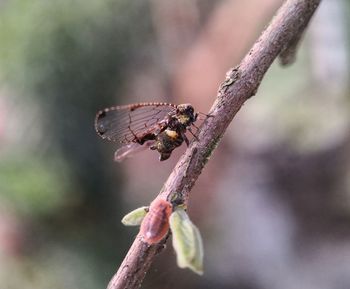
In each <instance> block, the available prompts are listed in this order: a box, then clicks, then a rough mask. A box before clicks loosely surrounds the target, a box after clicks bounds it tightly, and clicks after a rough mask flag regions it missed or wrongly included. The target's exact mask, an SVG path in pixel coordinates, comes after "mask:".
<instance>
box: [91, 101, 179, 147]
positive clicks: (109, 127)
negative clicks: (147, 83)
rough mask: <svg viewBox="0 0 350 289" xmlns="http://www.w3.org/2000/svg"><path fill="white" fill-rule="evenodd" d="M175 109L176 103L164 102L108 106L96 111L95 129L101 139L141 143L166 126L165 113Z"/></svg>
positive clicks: (151, 138) (153, 136) (150, 138)
mask: <svg viewBox="0 0 350 289" xmlns="http://www.w3.org/2000/svg"><path fill="white" fill-rule="evenodd" d="M175 109H176V105H174V104H170V103H164V102H152V103H137V104H130V105H123V106H114V107H110V108H106V109H104V110H101V111H99V112H98V113H97V115H96V118H95V129H96V132H97V134H98V135H99V136H101V137H102V138H103V139H107V140H110V141H115V142H120V143H123V144H128V143H131V142H135V143H139V144H143V143H144V142H145V141H147V140H154V139H155V136H156V135H157V134H158V133H159V132H160V131H161V130H162V129H163V128H164V127H165V126H166V117H167V115H168V114H169V113H170V112H172V111H174V110H175Z"/></svg>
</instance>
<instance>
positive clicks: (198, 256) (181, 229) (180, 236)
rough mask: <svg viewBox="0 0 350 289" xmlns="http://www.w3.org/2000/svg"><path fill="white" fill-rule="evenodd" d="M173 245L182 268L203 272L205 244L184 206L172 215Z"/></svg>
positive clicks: (178, 263)
mask: <svg viewBox="0 0 350 289" xmlns="http://www.w3.org/2000/svg"><path fill="white" fill-rule="evenodd" d="M169 221H170V228H171V231H172V234H173V247H174V249H175V252H176V256H177V265H178V266H179V267H180V268H189V269H191V270H192V271H194V272H195V273H197V274H199V275H202V274H203V244H202V237H201V235H200V233H199V230H198V228H197V227H196V226H195V225H194V224H193V223H192V222H191V220H190V219H189V217H188V215H187V213H186V212H185V210H183V209H182V208H177V209H176V210H175V212H173V213H172V214H171V216H170V220H169Z"/></svg>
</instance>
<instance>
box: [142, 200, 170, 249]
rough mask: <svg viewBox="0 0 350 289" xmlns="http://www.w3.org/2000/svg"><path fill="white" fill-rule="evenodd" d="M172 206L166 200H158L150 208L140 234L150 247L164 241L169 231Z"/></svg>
mask: <svg viewBox="0 0 350 289" xmlns="http://www.w3.org/2000/svg"><path fill="white" fill-rule="evenodd" d="M172 208H173V206H172V204H171V203H170V202H168V201H166V200H163V199H160V198H157V199H155V200H154V201H153V202H152V203H151V205H150V207H149V211H148V213H147V215H146V216H145V218H144V219H143V220H142V223H141V227H140V233H141V236H142V238H143V241H144V242H146V243H147V244H149V245H152V244H156V243H158V242H159V241H160V240H162V239H163V238H164V237H165V235H166V234H167V233H168V231H169V217H170V215H171V213H172Z"/></svg>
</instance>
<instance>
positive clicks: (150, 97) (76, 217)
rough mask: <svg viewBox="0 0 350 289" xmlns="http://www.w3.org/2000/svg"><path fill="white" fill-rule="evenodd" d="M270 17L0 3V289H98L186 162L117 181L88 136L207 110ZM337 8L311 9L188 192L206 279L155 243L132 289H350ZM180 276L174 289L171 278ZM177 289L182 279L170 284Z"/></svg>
mask: <svg viewBox="0 0 350 289" xmlns="http://www.w3.org/2000/svg"><path fill="white" fill-rule="evenodd" d="M282 2H283V1H282V0H249V1H238V0H232V1H213V0H212V1H211V0H201V1H199V0H191V1H188V0H179V1H163V0H149V1H127V0H104V1H98V0H84V1H83V0H75V1H73V0H61V1H45V0H31V1H26V0H0V43H1V44H0V288H1V289H17V288H22V287H23V285H25V287H26V288H27V289H31V288H36V289H41V288H53V289H60V288H65V289H69V288H86V289H90V288H91V289H92V288H105V287H106V286H107V283H108V282H109V280H110V278H111V277H112V275H113V274H114V272H115V271H116V270H117V268H118V266H119V264H120V262H121V261H122V259H123V257H124V256H125V254H126V252H127V250H128V248H129V246H130V245H131V243H132V242H133V238H134V236H135V235H136V234H137V228H126V227H123V226H122V225H121V223H120V220H121V218H122V217H123V216H124V215H125V214H126V213H127V212H129V211H130V210H132V209H134V208H137V207H139V206H143V205H147V204H149V202H150V201H151V200H152V199H153V198H154V197H155V196H156V195H157V193H158V192H159V190H160V188H161V187H162V184H163V183H164V181H165V180H166V178H167V176H168V175H169V173H170V172H171V170H172V168H173V167H174V165H175V163H176V161H177V159H178V158H179V156H180V155H181V154H182V153H183V151H184V150H185V146H184V145H183V146H182V147H181V148H179V149H177V150H176V151H175V152H174V153H173V154H172V156H171V158H170V159H169V160H168V161H166V162H159V161H158V154H157V152H154V151H145V152H143V153H141V154H138V155H137V156H135V157H134V158H132V159H128V160H126V161H125V162H123V163H121V164H118V163H114V162H113V153H114V150H115V149H116V145H115V144H113V143H109V142H106V141H103V140H102V139H100V138H99V137H98V136H97V135H96V133H95V131H94V127H93V121H94V116H95V113H96V112H97V111H98V110H99V109H101V108H104V107H108V106H112V105H115V104H127V103H133V102H139V101H142V102H144V101H167V102H173V103H184V102H189V103H192V104H193V105H194V107H195V108H196V109H197V110H198V111H201V112H204V113H206V112H207V111H208V110H209V108H210V107H211V105H212V103H213V101H214V99H215V96H216V92H217V89H218V85H219V84H220V82H221V81H223V80H224V77H225V73H226V71H227V70H228V69H229V68H230V67H233V66H235V65H237V64H238V63H239V62H240V60H241V59H242V57H243V56H244V55H245V54H246V53H247V52H248V51H249V49H250V47H251V46H252V44H253V43H254V41H255V40H256V39H257V37H258V36H259V35H260V33H261V32H262V30H263V29H264V27H265V26H266V25H267V24H268V23H269V21H270V19H271V18H272V16H273V15H274V13H275V12H276V10H277V9H278V7H279V6H280V5H281V3H282ZM349 15H350V4H349V2H348V1H346V0H343V1H342V0H324V1H322V3H321V6H320V9H319V10H318V11H317V14H316V15H315V17H314V18H313V19H312V21H311V25H310V27H309V29H308V30H307V33H306V34H305V38H304V41H303V42H302V45H301V47H300V50H299V52H298V56H297V62H296V63H295V64H293V65H292V66H290V67H287V68H284V67H281V66H280V65H279V64H278V61H276V63H275V64H274V65H273V66H272V67H271V69H270V70H269V71H268V73H267V74H266V76H265V78H264V80H263V82H262V85H261V87H260V89H259V91H258V93H257V95H256V96H255V97H253V98H252V99H250V100H249V101H248V102H247V103H246V104H245V105H244V107H243V108H242V109H241V111H240V112H239V113H238V115H237V117H236V118H235V119H234V121H233V123H232V124H231V125H230V127H229V129H228V131H227V133H226V135H225V137H224V138H223V140H222V142H221V143H220V145H219V147H218V149H217V150H216V151H215V152H214V155H213V156H212V158H211V160H210V162H209V163H208V165H207V167H206V168H205V170H204V172H203V174H202V175H201V177H200V178H199V180H198V181H197V184H196V187H195V188H194V190H193V194H192V197H191V201H190V208H189V214H190V216H191V218H192V220H193V221H194V223H195V224H196V225H197V226H198V227H199V229H200V231H201V233H202V235H203V240H204V247H205V260H204V262H205V263H204V266H205V274H204V276H202V277H199V276H197V275H195V274H194V273H192V272H190V271H188V270H181V269H178V268H177V266H176V259H175V255H174V252H173V249H172V248H171V245H170V244H171V243H170V242H168V245H169V246H168V250H166V252H165V253H163V254H161V255H159V256H158V257H157V259H156V262H155V263H154V264H153V265H152V268H151V270H150V272H149V273H148V274H147V276H146V279H145V282H144V284H143V287H142V288H162V289H165V288H169V289H171V288H235V289H236V288H237V289H238V288H239V289H265V288H266V289H267V288H269V289H277V288H278V289H280V288H283V289H289V288H298V289H313V288H315V289H316V288H317V289H323V288H335V289H348V288H350V274H349V272H350V154H349V152H350V130H349V122H350V103H349V102H350V91H349V87H350V86H349V63H350V60H349V51H350V50H349V34H350V30H349V27H350V26H349V21H350V16H349ZM179 274H181V275H179ZM179 276H181V278H179Z"/></svg>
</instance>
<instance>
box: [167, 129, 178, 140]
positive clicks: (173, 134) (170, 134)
mask: <svg viewBox="0 0 350 289" xmlns="http://www.w3.org/2000/svg"><path fill="white" fill-rule="evenodd" d="M165 133H166V134H167V136H168V137H170V138H173V139H176V138H177V137H178V136H179V134H178V133H177V132H176V131H174V130H170V129H167V130H165Z"/></svg>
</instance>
